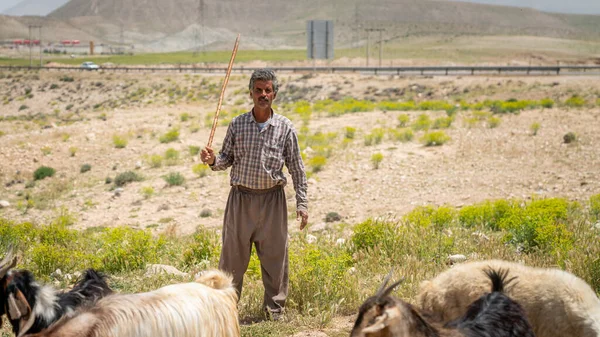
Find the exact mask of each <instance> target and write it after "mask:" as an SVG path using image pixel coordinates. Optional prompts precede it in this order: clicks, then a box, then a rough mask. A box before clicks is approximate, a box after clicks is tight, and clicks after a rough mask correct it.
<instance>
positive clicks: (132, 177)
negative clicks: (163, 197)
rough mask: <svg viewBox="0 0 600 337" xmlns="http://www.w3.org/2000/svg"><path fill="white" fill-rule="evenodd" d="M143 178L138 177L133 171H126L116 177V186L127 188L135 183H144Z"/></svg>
mask: <svg viewBox="0 0 600 337" xmlns="http://www.w3.org/2000/svg"><path fill="white" fill-rule="evenodd" d="M142 180H143V178H142V177H141V176H140V175H138V174H137V173H135V172H133V171H126V172H123V173H119V174H118V175H117V176H116V177H115V181H114V183H115V186H125V185H127V184H129V183H132V182H134V181H142Z"/></svg>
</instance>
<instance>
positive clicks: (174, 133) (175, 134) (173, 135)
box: [159, 128, 179, 143]
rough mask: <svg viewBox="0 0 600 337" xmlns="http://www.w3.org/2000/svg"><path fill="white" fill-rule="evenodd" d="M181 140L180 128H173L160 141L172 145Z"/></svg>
mask: <svg viewBox="0 0 600 337" xmlns="http://www.w3.org/2000/svg"><path fill="white" fill-rule="evenodd" d="M178 139H179V128H172V129H171V130H169V131H167V133H165V134H164V135H162V136H160V138H159V141H160V142H161V143H171V142H174V141H176V140H178Z"/></svg>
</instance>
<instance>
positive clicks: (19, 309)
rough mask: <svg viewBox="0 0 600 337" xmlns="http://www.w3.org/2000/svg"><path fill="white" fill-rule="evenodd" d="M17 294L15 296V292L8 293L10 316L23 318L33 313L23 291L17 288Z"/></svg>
mask: <svg viewBox="0 0 600 337" xmlns="http://www.w3.org/2000/svg"><path fill="white" fill-rule="evenodd" d="M16 295H17V296H15V293H11V294H10V295H8V317H9V318H10V319H11V320H18V319H21V318H23V317H25V316H29V314H30V313H31V307H30V306H29V303H27V300H26V299H25V296H23V293H22V292H21V291H20V290H17V291H16Z"/></svg>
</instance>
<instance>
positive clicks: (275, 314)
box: [265, 308, 284, 322]
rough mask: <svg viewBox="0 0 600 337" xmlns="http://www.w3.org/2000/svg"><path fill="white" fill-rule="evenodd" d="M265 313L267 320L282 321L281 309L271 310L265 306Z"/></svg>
mask: <svg viewBox="0 0 600 337" xmlns="http://www.w3.org/2000/svg"><path fill="white" fill-rule="evenodd" d="M265 315H266V316H267V320H269V321H274V322H276V321H283V319H284V315H283V309H280V310H272V309H269V308H265Z"/></svg>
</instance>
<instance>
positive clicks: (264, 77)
mask: <svg viewBox="0 0 600 337" xmlns="http://www.w3.org/2000/svg"><path fill="white" fill-rule="evenodd" d="M256 81H271V82H272V83H273V91H274V92H275V93H277V91H278V90H279V81H277V76H275V72H274V71H273V70H271V69H268V68H263V69H256V70H255V71H254V72H253V73H252V76H251V77H250V84H249V85H248V89H250V91H252V89H254V82H256Z"/></svg>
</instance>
